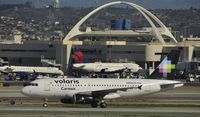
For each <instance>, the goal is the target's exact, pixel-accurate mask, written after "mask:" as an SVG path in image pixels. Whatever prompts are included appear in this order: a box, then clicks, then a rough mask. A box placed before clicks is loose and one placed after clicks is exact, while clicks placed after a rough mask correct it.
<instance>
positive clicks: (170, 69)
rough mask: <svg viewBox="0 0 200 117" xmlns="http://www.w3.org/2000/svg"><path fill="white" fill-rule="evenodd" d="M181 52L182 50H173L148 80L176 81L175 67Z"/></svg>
mask: <svg viewBox="0 0 200 117" xmlns="http://www.w3.org/2000/svg"><path fill="white" fill-rule="evenodd" d="M180 52H181V48H179V49H178V50H171V51H170V53H169V54H168V55H167V56H166V57H165V58H164V59H163V60H162V61H161V62H160V64H159V65H158V66H157V67H156V69H155V70H154V71H153V73H152V74H151V75H150V76H149V77H148V79H161V78H164V79H174V74H175V67H176V64H177V63H178V60H179V56H180Z"/></svg>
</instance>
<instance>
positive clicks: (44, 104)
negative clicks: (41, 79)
mask: <svg viewBox="0 0 200 117" xmlns="http://www.w3.org/2000/svg"><path fill="white" fill-rule="evenodd" d="M47 101H48V99H47V98H45V99H44V103H43V105H42V106H43V107H48V103H47Z"/></svg>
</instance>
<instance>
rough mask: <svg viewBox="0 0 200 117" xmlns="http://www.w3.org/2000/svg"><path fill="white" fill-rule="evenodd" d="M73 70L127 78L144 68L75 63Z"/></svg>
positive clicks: (116, 64) (124, 65)
mask: <svg viewBox="0 0 200 117" xmlns="http://www.w3.org/2000/svg"><path fill="white" fill-rule="evenodd" d="M73 69H74V70H75V71H78V73H79V74H80V73H90V74H113V73H119V75H120V77H126V76H127V75H128V74H130V73H135V72H138V71H139V70H141V69H142V68H141V67H140V66H139V65H138V64H136V63H102V62H95V63H74V64H73Z"/></svg>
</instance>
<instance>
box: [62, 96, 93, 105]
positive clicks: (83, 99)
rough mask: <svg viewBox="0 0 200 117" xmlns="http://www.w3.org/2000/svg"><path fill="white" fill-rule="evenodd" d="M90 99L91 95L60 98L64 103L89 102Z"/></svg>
mask: <svg viewBox="0 0 200 117" xmlns="http://www.w3.org/2000/svg"><path fill="white" fill-rule="evenodd" d="M91 101H92V97H85V96H74V98H67V99H65V98H64V99H60V102H61V103H64V104H75V103H76V104H90V103H91Z"/></svg>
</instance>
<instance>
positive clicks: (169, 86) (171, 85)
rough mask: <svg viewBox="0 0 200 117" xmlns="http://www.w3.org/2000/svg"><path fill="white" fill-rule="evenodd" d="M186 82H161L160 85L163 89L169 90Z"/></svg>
mask: <svg viewBox="0 0 200 117" xmlns="http://www.w3.org/2000/svg"><path fill="white" fill-rule="evenodd" d="M183 85H184V84H183V83H182V84H180V83H174V84H161V85H160V88H161V90H162V91H166V90H169V89H173V88H176V87H180V86H183Z"/></svg>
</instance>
